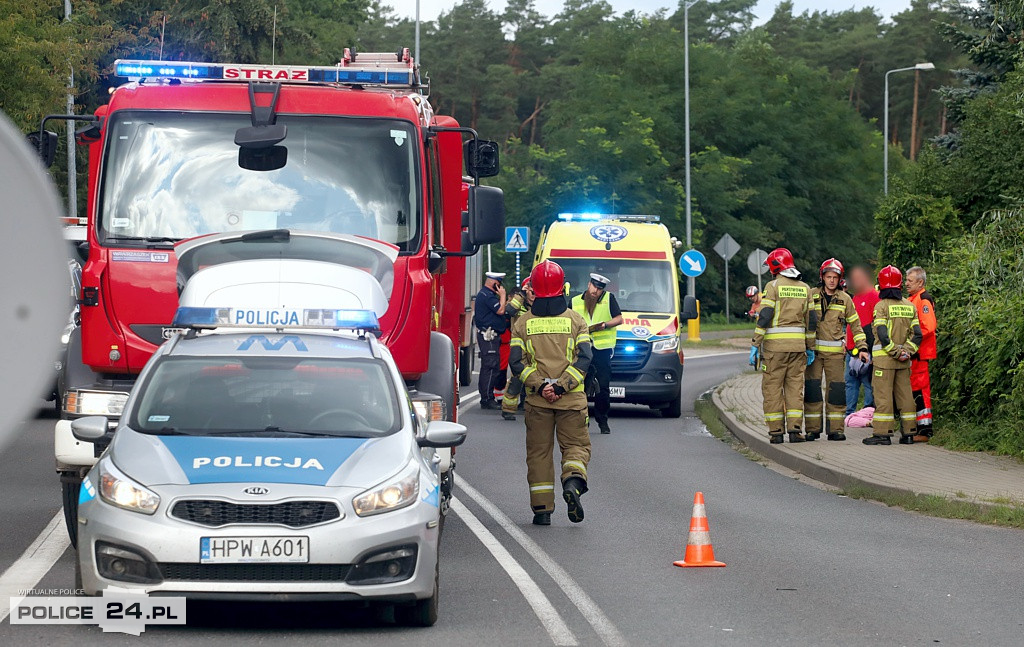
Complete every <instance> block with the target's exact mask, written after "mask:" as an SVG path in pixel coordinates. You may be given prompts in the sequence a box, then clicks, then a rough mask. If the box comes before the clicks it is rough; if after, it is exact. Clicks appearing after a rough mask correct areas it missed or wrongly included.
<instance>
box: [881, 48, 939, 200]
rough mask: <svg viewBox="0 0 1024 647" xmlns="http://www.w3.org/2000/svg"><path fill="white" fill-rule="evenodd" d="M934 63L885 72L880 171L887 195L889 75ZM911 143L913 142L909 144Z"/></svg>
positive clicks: (931, 67)
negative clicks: (882, 154)
mask: <svg viewBox="0 0 1024 647" xmlns="http://www.w3.org/2000/svg"><path fill="white" fill-rule="evenodd" d="M934 69H935V65H934V64H932V63H918V64H917V65H914V66H912V67H901V68H898V69H895V70H889V71H888V72H886V73H885V111H884V112H885V119H884V121H883V126H882V127H883V129H884V131H885V132H883V133H882V136H883V137H884V138H885V153H884V154H885V161H884V164H883V169H884V170H883V171H882V175H883V177H882V187H883V191H884V193H885V195H889V75H890V74H895V73H896V72H910V71H911V70H922V71H927V70H934ZM911 145H913V144H911Z"/></svg>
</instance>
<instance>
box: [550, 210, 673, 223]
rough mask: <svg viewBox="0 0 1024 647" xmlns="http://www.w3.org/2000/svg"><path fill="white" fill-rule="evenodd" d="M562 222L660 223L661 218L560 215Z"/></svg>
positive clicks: (592, 214)
mask: <svg viewBox="0 0 1024 647" xmlns="http://www.w3.org/2000/svg"><path fill="white" fill-rule="evenodd" d="M558 219H559V220H561V221H562V222H594V221H597V220H620V221H622V222H661V216H648V215H641V214H625V213H593V212H586V213H560V214H558Z"/></svg>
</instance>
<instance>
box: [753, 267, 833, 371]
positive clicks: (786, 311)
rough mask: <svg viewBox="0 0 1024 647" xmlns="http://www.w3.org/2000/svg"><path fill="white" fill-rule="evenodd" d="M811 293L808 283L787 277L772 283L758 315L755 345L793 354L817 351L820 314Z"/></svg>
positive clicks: (765, 290)
mask: <svg viewBox="0 0 1024 647" xmlns="http://www.w3.org/2000/svg"><path fill="white" fill-rule="evenodd" d="M810 292H811V289H810V288H809V287H807V284H806V283H804V282H803V281H799V280H797V279H791V278H789V277H787V276H781V275H780V276H779V277H778V278H776V279H774V280H771V281H768V285H766V286H765V288H764V296H762V297H761V312H759V313H758V314H757V328H755V329H754V339H753V344H754V346H758V347H760V348H761V350H767V351H776V352H789V353H794V352H801V353H802V352H803V351H805V350H813V349H814V340H815V334H814V331H815V326H816V324H817V315H815V314H814V311H813V308H812V307H811V294H810Z"/></svg>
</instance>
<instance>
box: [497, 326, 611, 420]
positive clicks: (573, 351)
mask: <svg viewBox="0 0 1024 647" xmlns="http://www.w3.org/2000/svg"><path fill="white" fill-rule="evenodd" d="M511 346H512V349H511V350H512V352H511V355H510V357H509V365H510V366H511V367H512V373H513V375H515V376H516V377H518V378H519V379H520V381H522V383H523V384H524V385H525V387H526V393H527V396H526V401H527V402H529V403H530V404H532V405H534V406H539V407H546V408H548V409H585V408H586V407H587V395H586V394H585V393H584V392H583V378H584V376H585V375H586V374H587V369H589V368H590V360H591V359H592V358H593V356H594V354H593V350H592V346H591V339H590V333H588V332H587V324H586V323H585V322H584V321H583V317H581V316H580V315H579V313H578V312H576V311H575V310H572V309H568V310H566V311H565V312H563V313H562V314H559V315H555V316H553V317H538V316H537V315H535V314H533V312H527V313H525V314H523V315H522V316H521V317H519V319H518V320H516V323H515V326H513V327H512V342H511ZM549 382H552V383H554V384H556V385H558V386H559V387H561V389H560V390H563V391H564V392H565V393H564V394H563V395H562V397H561V399H559V400H557V401H556V402H554V403H549V402H548V401H547V400H545V399H544V397H543V396H541V395H540V390H541V389H542V388H543V387H544V385H545V384H547V383H549Z"/></svg>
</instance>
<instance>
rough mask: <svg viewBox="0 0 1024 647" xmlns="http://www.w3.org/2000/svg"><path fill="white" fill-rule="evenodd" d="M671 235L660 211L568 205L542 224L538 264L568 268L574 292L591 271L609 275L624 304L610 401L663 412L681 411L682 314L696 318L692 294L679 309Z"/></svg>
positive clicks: (674, 414)
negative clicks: (613, 211) (583, 209)
mask: <svg viewBox="0 0 1024 647" xmlns="http://www.w3.org/2000/svg"><path fill="white" fill-rule="evenodd" d="M673 252H674V249H673V245H672V238H671V235H670V234H669V231H668V229H667V228H666V227H665V225H662V224H661V223H660V218H659V217H658V216H639V215H605V214H593V213H563V214H560V215H559V216H558V220H557V221H556V222H554V223H553V224H552V225H551V226H550V227H548V228H547V229H546V230H544V231H543V232H541V235H540V237H539V241H538V244H537V253H536V255H535V256H534V265H536V264H537V263H540V262H541V261H545V260H551V261H554V262H556V263H558V264H559V265H561V266H562V269H564V270H565V280H566V282H568V283H569V285H570V287H569V290H570V296H575V295H576V294H579V293H580V292H582V291H583V290H585V289H586V286H587V283H588V282H589V280H590V273H591V272H596V273H598V274H601V275H603V276H605V277H607V278H608V279H610V281H611V282H610V283H609V285H608V287H607V290H608V291H610V292H612V293H614V294H615V298H616V299H617V301H618V303H619V308H620V309H621V310H622V316H623V324H622V325H621V326H619V327H618V331H617V338H616V341H615V350H614V354H613V355H612V378H611V388H610V391H611V394H610V395H611V401H612V403H613V404H614V403H616V402H620V403H623V402H625V403H634V404H646V405H648V406H650V407H651V408H652V409H657V410H660V411H661V413H662V415H663V416H664V417H666V418H678V417H679V415H680V412H681V404H682V403H681V395H680V393H681V382H682V377H683V350H682V347H681V346H680V344H679V336H680V333H681V330H682V328H683V322H684V321H686V320H688V319H691V318H695V317H696V316H697V315H696V305H695V304H692V303H691V302H692V299H691V298H690V297H687V298H686V301H687V303H686V304H685V305H686V306H687V307H685V308H684V312H683V315H682V317H681V316H680V312H679V276H678V273H677V272H678V269H677V268H676V263H675V259H674V254H673Z"/></svg>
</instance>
